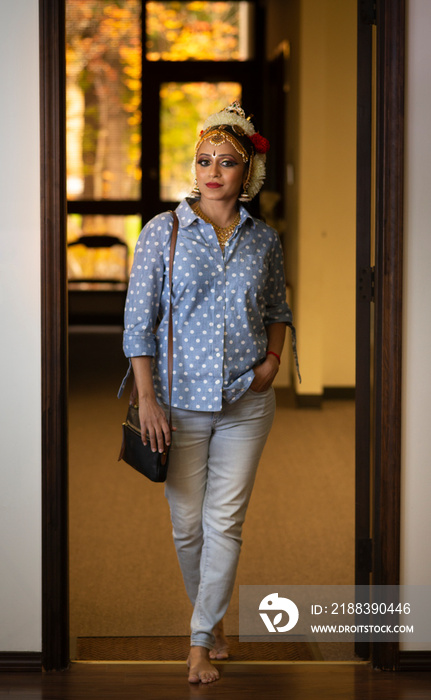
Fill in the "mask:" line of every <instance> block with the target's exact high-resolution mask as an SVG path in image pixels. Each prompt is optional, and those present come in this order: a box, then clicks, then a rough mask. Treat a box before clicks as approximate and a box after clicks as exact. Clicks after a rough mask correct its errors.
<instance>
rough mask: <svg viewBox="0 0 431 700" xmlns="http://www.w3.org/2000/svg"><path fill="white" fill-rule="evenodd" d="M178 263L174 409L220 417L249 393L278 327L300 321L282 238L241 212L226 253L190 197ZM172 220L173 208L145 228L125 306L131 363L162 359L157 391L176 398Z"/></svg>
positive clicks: (181, 212) (184, 206)
mask: <svg viewBox="0 0 431 700" xmlns="http://www.w3.org/2000/svg"><path fill="white" fill-rule="evenodd" d="M176 213H177V216H178V220H179V227H178V238H177V244H176V250H175V258H174V267H173V275H172V277H173V287H172V309H173V327H174V335H173V341H174V342H173V345H174V357H173V360H174V363H173V387H172V406H175V407H177V408H184V409H189V410H195V411H219V410H221V406H222V399H225V400H226V401H227V402H229V403H232V402H233V401H236V400H237V399H238V398H239V397H240V396H242V394H243V393H244V392H245V391H247V389H248V388H249V386H250V384H251V382H252V381H253V378H254V372H253V367H254V366H255V365H256V364H258V363H259V362H261V361H262V360H264V359H265V356H266V349H267V335H266V331H265V327H266V326H268V325H269V324H271V323H280V322H281V323H286V324H288V325H290V326H291V325H292V314H291V311H290V309H289V306H288V305H287V302H286V287H285V279H284V270H283V254H282V248H281V244H280V239H279V236H278V233H277V232H276V231H275V230H274V229H273V228H271V227H270V226H267V225H266V224H264V223H263V222H262V221H260V220H259V219H255V218H253V217H252V216H250V214H249V213H248V212H247V210H246V209H245V208H244V207H243V206H241V207H240V215H241V218H240V222H239V224H238V226H237V227H236V229H235V231H234V233H233V235H232V236H231V238H230V239H229V241H228V242H227V243H226V246H225V250H224V253H223V252H222V250H221V248H220V246H219V243H218V240H217V236H216V234H215V232H214V229H213V227H212V226H211V224H207V223H205V222H204V221H203V220H202V219H201V218H200V217H198V216H197V214H195V212H194V211H193V209H192V208H191V206H190V204H189V201H188V200H183V201H182V202H181V203H180V204H179V206H178V207H177V210H176ZM172 226H173V217H172V214H171V213H170V212H165V213H162V214H159V215H158V216H156V217H154V218H153V219H152V220H151V221H149V222H148V223H147V224H146V226H145V227H144V229H143V230H142V232H141V234H140V236H139V239H138V242H137V244H136V249H135V257H134V262H133V267H132V271H131V275H130V281H129V288H128V293H127V299H126V307H125V330H124V340H123V348H124V353H125V355H126V357H129V358H131V357H138V356H142V355H150V356H153V357H154V386H155V391H156V395H157V397H158V399H159V400H161V401H162V402H163V403H168V402H169V396H168V367H167V365H168V362H167V331H168V322H169V280H168V277H169V251H170V239H171V232H172Z"/></svg>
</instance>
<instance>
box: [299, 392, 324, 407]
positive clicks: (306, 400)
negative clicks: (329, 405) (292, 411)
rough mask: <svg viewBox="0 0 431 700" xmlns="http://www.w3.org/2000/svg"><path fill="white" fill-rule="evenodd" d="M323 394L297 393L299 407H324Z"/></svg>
mask: <svg viewBox="0 0 431 700" xmlns="http://www.w3.org/2000/svg"><path fill="white" fill-rule="evenodd" d="M322 401H323V394H296V405H297V406H298V408H322Z"/></svg>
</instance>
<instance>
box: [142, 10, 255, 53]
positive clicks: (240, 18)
mask: <svg viewBox="0 0 431 700" xmlns="http://www.w3.org/2000/svg"><path fill="white" fill-rule="evenodd" d="M252 9H253V8H252V5H251V3H249V2H148V3H147V5H146V57H147V60H149V61H188V60H192V61H245V60H247V59H250V58H252V55H251V31H250V29H251V18H252Z"/></svg>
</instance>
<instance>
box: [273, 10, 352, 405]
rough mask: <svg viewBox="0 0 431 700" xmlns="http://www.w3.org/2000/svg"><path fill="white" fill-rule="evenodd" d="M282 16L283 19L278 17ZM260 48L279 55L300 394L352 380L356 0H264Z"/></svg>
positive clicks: (288, 239) (288, 237)
mask: <svg viewBox="0 0 431 700" xmlns="http://www.w3.org/2000/svg"><path fill="white" fill-rule="evenodd" d="M280 18H283V21H280ZM267 33H268V53H269V54H270V53H271V51H272V50H273V49H274V47H275V46H276V45H277V44H278V43H279V42H281V41H282V40H283V39H288V40H289V41H290V45H291V58H290V62H289V76H288V79H289V85H290V91H289V94H288V98H287V102H288V109H287V113H288V118H287V124H286V132H287V152H286V163H290V164H291V165H292V166H293V171H294V182H293V184H291V185H287V187H286V193H285V197H286V202H287V212H286V214H287V257H288V278H289V280H290V282H291V283H292V286H293V298H292V305H293V309H294V313H295V321H296V325H297V330H298V348H299V356H300V363H301V372H302V376H303V382H302V384H301V385H300V386H297V391H298V393H300V394H311V395H320V394H322V392H323V389H324V387H353V386H354V384H355V254H356V250H355V245H356V243H355V228H356V221H355V216H356V213H355V212H356V203H355V197H356V0H319V2H316V1H315V0H288V1H287V2H285V3H280V1H279V0H269V2H268V32H267Z"/></svg>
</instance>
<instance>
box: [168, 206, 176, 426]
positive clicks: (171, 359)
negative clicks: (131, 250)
mask: <svg viewBox="0 0 431 700" xmlns="http://www.w3.org/2000/svg"><path fill="white" fill-rule="evenodd" d="M172 216H173V218H174V224H173V226H172V236H171V250H170V255H169V328H168V386H169V421H170V419H171V401H172V375H173V369H174V337H173V336H174V328H173V321H172V273H173V269H174V256H175V246H176V243H177V236H178V216H177V215H176V213H175V212H174V211H173V212H172Z"/></svg>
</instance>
